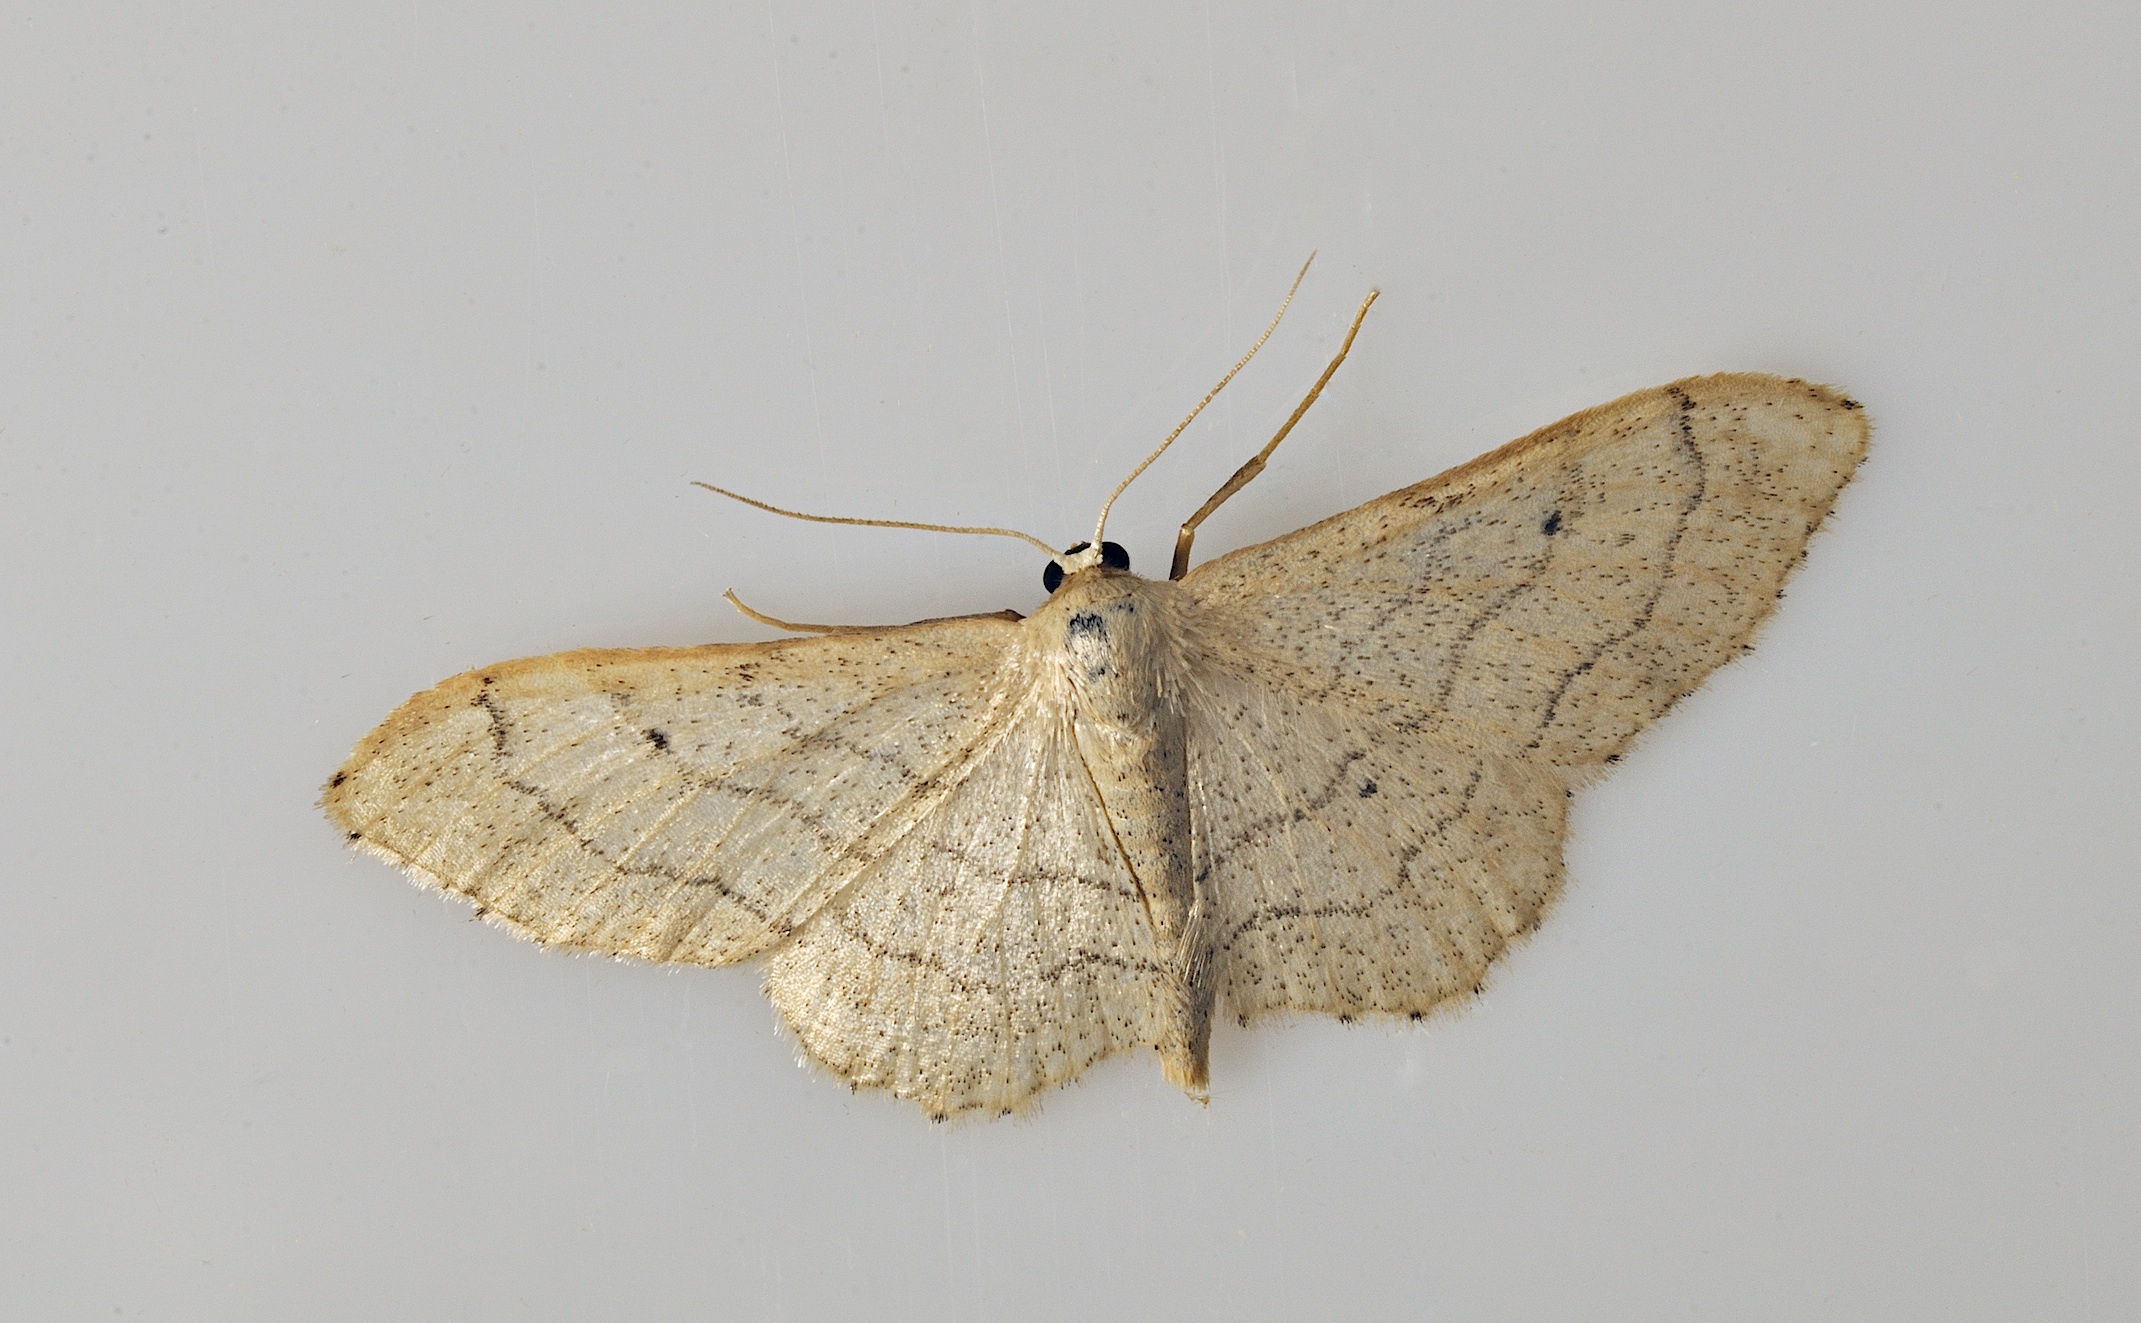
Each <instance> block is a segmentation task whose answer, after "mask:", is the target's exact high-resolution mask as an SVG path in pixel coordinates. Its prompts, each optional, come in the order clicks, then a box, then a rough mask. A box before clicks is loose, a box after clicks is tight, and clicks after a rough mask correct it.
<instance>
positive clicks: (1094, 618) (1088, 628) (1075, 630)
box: [1063, 611, 1108, 643]
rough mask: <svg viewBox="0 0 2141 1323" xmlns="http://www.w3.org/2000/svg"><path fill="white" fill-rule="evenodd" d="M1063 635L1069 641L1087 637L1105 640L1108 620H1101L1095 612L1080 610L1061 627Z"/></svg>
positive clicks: (1081, 639) (1080, 640)
mask: <svg viewBox="0 0 2141 1323" xmlns="http://www.w3.org/2000/svg"><path fill="white" fill-rule="evenodd" d="M1063 637H1064V639H1065V640H1067V641H1069V642H1071V643H1078V642H1082V641H1084V640H1085V639H1088V638H1090V639H1093V640H1095V641H1097V642H1106V641H1107V637H1108V622H1107V621H1105V620H1102V619H1101V618H1100V616H1099V615H1098V614H1097V613H1095V612H1092V611H1080V612H1079V613H1078V614H1077V615H1074V616H1072V617H1071V618H1070V623H1069V624H1068V625H1065V626H1064V627H1063Z"/></svg>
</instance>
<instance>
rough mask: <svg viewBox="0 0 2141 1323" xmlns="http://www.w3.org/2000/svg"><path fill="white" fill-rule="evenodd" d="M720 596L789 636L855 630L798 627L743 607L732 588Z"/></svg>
mask: <svg viewBox="0 0 2141 1323" xmlns="http://www.w3.org/2000/svg"><path fill="white" fill-rule="evenodd" d="M721 595H722V596H723V597H725V598H727V599H728V604H729V605H730V606H733V607H735V608H736V609H737V610H738V611H741V612H743V613H744V614H745V615H747V616H749V617H750V618H751V619H753V620H756V621H757V622H758V623H759V624H761V625H771V626H772V627H773V628H775V629H785V630H787V631H788V632H789V633H791V634H846V633H849V632H850V631H852V630H853V629H855V626H853V625H799V624H797V623H796V622H794V621H792V620H781V619H779V618H777V617H774V616H769V615H767V614H766V613H765V612H763V611H754V610H752V609H751V608H750V607H748V606H746V605H744V601H743V599H742V598H741V597H738V596H737V595H736V590H735V589H734V588H731V589H729V590H728V591H727V592H725V593H723V594H721Z"/></svg>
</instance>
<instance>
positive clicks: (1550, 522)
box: [1539, 510, 1561, 537]
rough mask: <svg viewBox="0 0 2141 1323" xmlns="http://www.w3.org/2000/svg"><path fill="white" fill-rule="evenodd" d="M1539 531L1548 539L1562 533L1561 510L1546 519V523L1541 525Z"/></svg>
mask: <svg viewBox="0 0 2141 1323" xmlns="http://www.w3.org/2000/svg"><path fill="white" fill-rule="evenodd" d="M1539 531H1540V532H1542V533H1544V534H1546V535H1547V536H1548V537H1552V536H1553V535H1554V534H1556V533H1558V532H1560V531H1561V512H1560V511H1559V510H1556V511H1554V512H1553V513H1552V514H1550V515H1548V516H1547V517H1546V522H1545V523H1543V524H1541V525H1539Z"/></svg>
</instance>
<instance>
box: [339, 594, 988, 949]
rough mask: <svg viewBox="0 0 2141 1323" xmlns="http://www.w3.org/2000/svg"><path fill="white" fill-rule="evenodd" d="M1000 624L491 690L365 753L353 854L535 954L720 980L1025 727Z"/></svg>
mask: <svg viewBox="0 0 2141 1323" xmlns="http://www.w3.org/2000/svg"><path fill="white" fill-rule="evenodd" d="M1016 628H1017V627H1016V626H1015V625H1014V624H1012V623H1010V622H1008V621H1006V620H1004V619H1002V618H1001V617H997V616H981V617H967V618H961V619H956V620H947V621H936V622H929V623H925V624H921V625H913V626H906V627H902V628H898V629H886V630H870V631H857V632H854V633H842V634H832V635H826V636H822V637H818V638H811V639H796V640H788V641H784V642H780V643H772V644H759V645H715V646H711V647H704V648H675V649H667V648H653V649H638V650H629V651H585V652H572V653H562V654H559V655H556V656H552V657H538V658H533V659H530V660H526V661H520V662H510V663H504V664H501V665H499V666H493V667H486V668H484V669H482V670H480V671H472V672H469V673H468V674H466V675H463V676H459V677H456V678H455V679H453V680H449V681H447V682H446V683H444V684H442V685H440V686H438V687H437V688H436V689H433V690H430V691H428V692H426V693H423V694H419V695H417V696H416V697H415V698H412V699H411V700H410V701H409V702H408V703H406V704H404V705H403V707H402V708H401V709H400V710H399V711H397V712H396V713H395V714H394V715H393V716H391V717H389V718H388V719H387V721H386V722H384V723H382V725H381V726H380V727H379V729H377V730H376V731H374V732H373V733H372V734H371V735H369V736H367V737H366V738H365V739H364V741H363V742H362V743H360V744H359V745H358V747H357V751H356V752H355V754H353V755H352V756H351V758H350V761H349V762H348V763H347V764H345V766H344V767H343V768H342V770H341V771H339V772H337V773H336V775H335V777H334V779H333V780H332V781H331V782H330V783H329V786H328V789H327V793H326V796H325V798H324V801H323V803H324V807H325V808H326V810H327V812H328V815H329V817H331V818H332V819H334V820H335V821H336V823H337V824H338V825H340V826H341V827H342V828H343V829H344V831H345V832H346V833H347V834H348V835H349V837H350V839H351V840H352V841H354V842H356V843H358V844H360V845H362V846H364V847H365V848H367V849H370V850H372V851H373V852H375V853H377V854H380V855H382V856H384V857H386V858H387V859H389V860H390V861H392V862H394V863H395V864H397V865H399V866H401V867H403V868H405V869H407V870H408V871H409V872H410V873H411V874H412V875H414V876H416V877H417V878H418V879H419V880H422V881H425V882H427V883H429V884H431V885H435V886H438V887H440V888H441V889H444V890H447V891H452V892H455V893H458V894H460V895H464V896H467V897H468V898H470V899H471V900H473V901H475V902H476V903H477V904H478V905H479V906H482V907H483V908H484V909H485V910H486V911H487V912H488V913H489V914H490V915H491V916H492V917H495V918H497V919H499V920H500V921H502V922H504V923H506V924H507V925H508V926H510V927H512V928H514V929H515V930H516V931H519V932H520V933H522V934H523V935H525V936H528V937H531V938H534V939H535V940H537V941H541V942H545V943H549V944H556V945H564V946H571V947H579V948H586V949H593V950H600V951H606V952H611V953H615V954H622V955H632V956H638V957H640V958H643V959H648V960H677V961H692V962H696V963H703V964H719V963H724V962H726V961H730V960H735V959H739V958H741V957H743V956H746V955H749V954H752V953H754V952H756V951H760V950H763V949H765V948H766V947H767V946H769V945H771V944H773V943H775V942H777V941H779V940H781V939H782V938H783V937H785V936H786V935H787V934H788V933H790V932H792V931H793V930H794V929H795V927H796V926H797V925H798V924H799V923H801V922H802V921H803V920H804V919H806V918H807V917H808V916H809V915H810V914H811V913H812V912H814V911H815V909H816V907H817V906H818V905H820V904H822V903H823V901H824V900H825V898H826V897H827V896H829V895H830V894H831V893H832V892H833V891H835V890H837V889H838V887H839V886H840V885H842V884H843V883H844V882H845V881H847V880H848V879H850V878H852V877H853V876H854V875H855V874H856V873H858V872H859V871H861V869H862V868H864V867H866V866H867V865H868V863H869V862H870V861H871V851H872V850H873V849H882V848H884V846H883V845H882V842H883V841H885V840H889V839H890V838H892V837H894V836H896V835H897V833H898V832H899V831H900V830H903V829H904V828H905V827H906V826H909V825H911V824H912V823H913V822H914V821H918V820H920V819H921V818H922V817H923V816H926V815H927V814H928V813H929V812H930V811H931V810H932V809H933V808H934V806H935V804H936V802H937V801H938V800H939V799H941V797H942V794H943V790H942V788H941V785H940V782H941V780H942V778H943V774H944V772H945V770H946V769H947V768H948V767H950V766H951V765H953V764H955V763H956V762H957V761H958V760H959V759H961V758H962V757H965V756H967V751H968V750H970V749H971V748H972V747H973V746H974V745H975V744H976V742H978V741H980V740H982V739H984V738H985V736H984V734H983V732H984V730H985V728H986V726H987V724H988V723H989V721H990V720H991V719H992V714H994V713H997V712H999V711H1000V709H1001V708H1002V707H1003V706H1004V702H1005V699H1004V696H1003V694H1002V693H1001V690H1002V687H1003V685H1004V683H1005V674H1004V665H1003V663H1004V657H1005V653H1006V650H1007V648H1008V645H1009V643H1010V640H1011V638H1012V637H1013V635H1014V634H1015V632H1016Z"/></svg>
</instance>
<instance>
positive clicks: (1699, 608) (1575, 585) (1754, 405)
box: [1183, 374, 1867, 775]
mask: <svg viewBox="0 0 2141 1323" xmlns="http://www.w3.org/2000/svg"><path fill="white" fill-rule="evenodd" d="M1866 441H1867V427H1866V421H1865V415H1864V412H1863V411H1862V410H1861V409H1860V408H1859V407H1858V405H1857V404H1856V403H1855V402H1853V401H1851V400H1848V399H1846V398H1845V397H1843V396H1842V395H1840V394H1838V393H1836V392H1834V391H1831V390H1829V389H1827V388H1825V387H1821V386H1814V385H1810V384H1809V383H1806V382H1801V381H1789V380H1785V379H1782V378H1777V377H1768V376H1761V375H1758V374H1737V375H1721V376H1715V377H1701V378H1690V379H1688V380H1686V381H1681V382H1675V383H1673V384H1672V385H1669V386H1664V387H1660V388H1658V389H1656V390H1651V391H1642V392H1638V393H1637V394H1634V395H1630V396H1627V397H1625V398H1623V399H1620V400H1616V401H1614V402H1613V403H1611V404H1607V405H1602V406H1600V407H1599V408H1596V409H1591V410H1587V411H1585V412H1583V413H1580V414H1577V415H1575V416H1573V417H1571V418H1567V419H1564V420H1563V421H1562V422H1559V423H1556V424H1554V425H1553V426H1551V427H1547V428H1543V429H1541V430H1540V431H1538V432H1536V433H1534V434H1532V435H1531V436H1528V437H1525V438H1523V439H1522V440H1519V441H1516V442H1513V443H1511V444H1510V445H1507V446H1504V447H1503V448H1502V449H1500V450H1497V451H1495V452H1493V453H1491V454H1488V455H1485V456H1482V457H1481V458H1480V459H1477V460H1474V461H1472V462H1471V463H1468V464H1465V465H1462V466H1460V467H1459V468H1456V469H1453V470H1451V471H1449V472H1448V473H1445V474H1442V475H1441V476H1439V477H1436V478H1431V479H1429V480H1427V481H1426V482H1423V483H1419V484H1417V485H1415V486H1413V487H1408V488H1405V489H1403V490H1401V491H1397V492H1393V493H1391V494H1390V495H1388V496H1385V497H1382V498H1380V499H1378V500H1375V501H1371V502H1369V503H1367V504H1366V505H1363V506H1360V507H1359V508H1357V509H1354V510H1349V511H1347V512H1345V513H1344V514H1341V515H1337V516H1334V517H1333V518H1331V519H1328V520H1325V521H1323V522H1322V523H1320V524H1316V525H1312V526H1311V527H1309V528H1305V529H1302V530H1300V531H1299V532H1297V533H1293V534H1289V535H1288V536H1286V537H1282V538H1277V539H1274V540H1272V541H1270V542H1266V543H1262V544H1260V545H1258V546H1254V547H1249V548H1246V549H1244V550H1242V551H1238V552H1235V553H1232V554H1230V555H1228V556H1224V557H1221V558H1219V559H1218V560H1215V561H1212V562H1210V563H1208V564H1206V565H1203V566H1200V567H1198V568H1197V569H1196V570H1193V571H1192V572H1191V573H1190V574H1189V575H1188V576H1187V577H1186V578H1185V579H1184V580H1183V586H1184V587H1185V588H1186V589H1188V590H1189V591H1190V592H1191V594H1192V595H1193V596H1195V597H1196V598H1197V599H1198V600H1199V601H1200V603H1202V604H1204V605H1205V606H1207V607H1209V608H1211V609H1213V610H1215V611H1218V612H1222V613H1229V614H1231V615H1232V616H1233V617H1234V618H1236V619H1237V621H1238V622H1239V628H1240V629H1242V630H1243V631H1244V632H1245V634H1247V635H1248V636H1249V637H1252V638H1253V639H1254V640H1255V642H1256V643H1257V644H1258V646H1260V647H1262V648H1264V649H1266V650H1268V651H1270V652H1272V653H1275V654H1277V655H1280V656H1283V657H1285V658H1287V659H1288V660H1289V661H1290V662H1292V663H1293V664H1294V665H1296V666H1297V667H1298V668H1299V670H1300V674H1301V677H1302V679H1303V682H1304V683H1306V684H1308V685H1310V686H1311V687H1313V688H1316V689H1319V690H1320V691H1322V692H1328V693H1332V694H1337V695H1340V696H1342V697H1344V698H1345V699H1346V701H1348V702H1350V703H1352V704H1354V705H1356V706H1358V707H1359V708H1361V709H1362V710H1364V711H1368V712H1371V713H1374V714H1375V715H1377V716H1378V717H1380V718H1381V719H1383V720H1385V721H1387V722H1389V723H1391V724H1392V725H1394V726H1396V727H1398V728H1400V729H1407V730H1415V731H1426V732H1435V733H1438V734H1440V735H1441V736H1442V737H1444V738H1446V739H1448V740H1450V741H1451V742H1453V743H1456V744H1459V745H1462V746H1467V747H1469V746H1471V745H1472V744H1474V743H1476V742H1477V741H1479V740H1481V739H1484V740H1486V741H1488V742H1489V743H1491V744H1495V745H1498V746H1500V747H1503V748H1504V749H1505V750H1508V751H1522V752H1524V753H1526V754H1527V755H1529V756H1536V757H1538V758H1541V759H1544V760H1546V761H1547V762H1549V763H1550V764H1551V765H1554V766H1557V767H1560V768H1563V769H1565V770H1567V771H1568V772H1570V773H1571V774H1573V775H1580V774H1582V773H1583V772H1584V771H1586V770H1587V769H1591V768H1595V767H1597V766H1598V765H1599V764H1600V763H1602V762H1603V761H1604V760H1605V759H1606V758H1608V757H1610V756H1612V755H1613V754H1615V753H1617V752H1618V751H1619V750H1620V749H1621V748H1623V747H1624V746H1625V745H1626V744H1627V742H1628V740H1629V739H1630V738H1631V737H1632V736H1633V735H1634V734H1635V733H1636V732H1637V731H1639V730H1641V729H1642V728H1643V726H1644V725H1646V724H1647V723H1648V722H1650V721H1651V720H1653V719H1654V718H1655V717H1657V716H1658V715H1659V714H1660V713H1662V712H1663V711H1664V710H1665V709H1666V708H1668V707H1669V706H1671V704H1672V703H1673V702H1674V701H1675V700H1677V699H1678V698H1680V697H1681V696H1682V695H1684V694H1686V693H1688V692H1689V691H1691V690H1692V689H1694V688H1695V686H1696V685H1698V684H1700V683H1701V682H1702V680H1703V679H1704V677H1706V676H1707V675H1708V674H1709V673H1710V672H1711V671H1712V670H1714V669H1715V668H1716V667H1717V666H1719V665H1721V664H1723V663H1724V662H1726V661H1729V660H1730V659H1731V658H1732V657H1734V656H1736V655H1737V654H1738V653H1739V652H1740V651H1741V650H1742V649H1743V648H1744V647H1745V646H1746V644H1747V643H1748V642H1749V641H1750V640H1751V638H1752V637H1753V634H1754V632H1755V630H1756V629H1757V628H1758V627H1759V625H1760V624H1761V622H1762V621H1763V619H1765V618H1766V617H1767V616H1768V614H1769V612H1770V611H1771V610H1772V609H1773V607H1774V605H1775V603H1776V600H1777V596H1778V593H1779V592H1780V591H1781V589H1782V587H1783V584H1784V581H1785V579H1786V578H1787V577H1789V575H1790V574H1791V572H1792V570H1793V569H1794V568H1795V567H1796V566H1797V564H1798V561H1799V558H1800V555H1801V553H1802V552H1803V551H1804V549H1805V547H1806V543H1807V539H1808V538H1809V537H1810V536H1811V535H1812V533H1813V531H1814V529H1815V528H1816V527H1818V526H1819V524H1820V523H1821V520H1822V519H1823V517H1824V516H1825V515H1826V514H1827V512H1828V510H1829V508H1830V506H1831V504H1832V503H1833V502H1834V500H1835V498H1836V495H1837V493H1838V492H1839V491H1840V490H1841V489H1842V487H1843V485H1844V484H1845V483H1846V482H1847V481H1849V479H1850V477H1851V474H1852V472H1853V471H1854V470H1855V469H1856V467H1857V465H1858V463H1859V460H1860V459H1861V458H1862V457H1863V455H1864V453H1865V448H1866Z"/></svg>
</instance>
